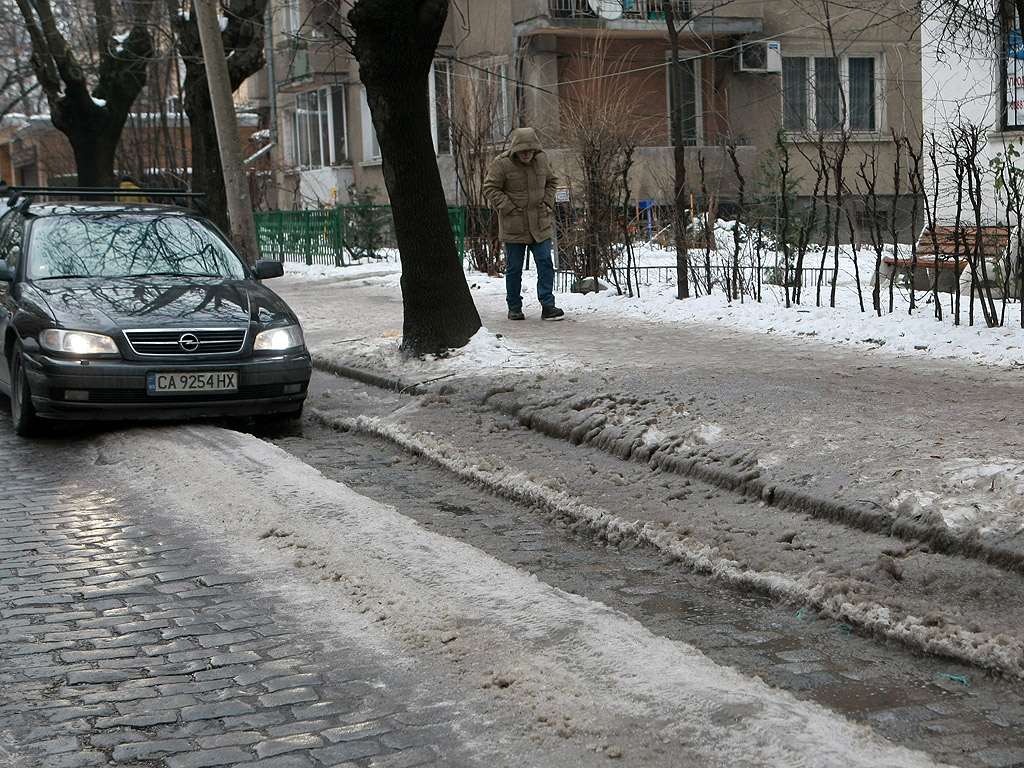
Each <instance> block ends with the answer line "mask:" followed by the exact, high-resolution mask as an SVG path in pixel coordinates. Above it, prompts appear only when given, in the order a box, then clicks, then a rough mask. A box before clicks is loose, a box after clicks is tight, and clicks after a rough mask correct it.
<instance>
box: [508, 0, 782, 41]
mask: <svg viewBox="0 0 1024 768" xmlns="http://www.w3.org/2000/svg"><path fill="white" fill-rule="evenodd" d="M669 1H670V4H671V7H672V13H673V15H674V16H675V20H676V26H677V27H679V28H680V34H681V35H682V36H684V37H692V36H696V37H702V38H714V37H730V36H742V35H752V34H759V33H760V32H761V26H762V19H761V17H760V16H749V17H747V16H735V17H732V16H722V15H721V10H722V9H721V8H719V9H718V10H717V11H716V12H715V13H709V12H708V10H709V8H710V5H709V2H708V0H669ZM513 18H514V21H515V31H516V34H517V35H520V36H528V35H534V34H560V33H566V32H571V33H581V32H582V33H586V32H588V31H592V32H595V33H596V32H626V33H633V34H639V35H641V36H644V35H659V36H661V35H664V34H665V31H666V30H665V9H664V4H663V0H519V1H518V2H515V3H513Z"/></svg>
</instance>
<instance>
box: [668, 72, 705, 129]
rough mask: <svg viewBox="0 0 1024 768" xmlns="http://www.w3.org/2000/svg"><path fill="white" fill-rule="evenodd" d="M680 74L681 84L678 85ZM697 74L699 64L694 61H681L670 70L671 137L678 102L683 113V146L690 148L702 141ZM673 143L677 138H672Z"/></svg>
mask: <svg viewBox="0 0 1024 768" xmlns="http://www.w3.org/2000/svg"><path fill="white" fill-rule="evenodd" d="M670 64H671V62H670ZM680 73H681V74H682V78H681V82H678V83H677V79H678V78H679V75H680ZM697 74H698V71H697V62H696V61H695V60H693V59H680V60H679V62H678V66H675V67H673V66H669V68H668V109H669V135H670V136H672V131H673V126H672V114H673V110H674V109H675V106H676V102H677V100H678V102H679V104H680V106H681V107H682V113H683V114H682V132H683V144H686V145H688V146H693V145H695V144H697V143H698V140H699V139H700V109H699V106H698V95H699V94H700V89H699V88H698V86H697ZM672 142H673V144H674V143H675V136H672Z"/></svg>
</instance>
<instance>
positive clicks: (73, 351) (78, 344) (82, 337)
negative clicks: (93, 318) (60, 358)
mask: <svg viewBox="0 0 1024 768" xmlns="http://www.w3.org/2000/svg"><path fill="white" fill-rule="evenodd" d="M39 344H40V346H42V347H43V349H48V350H50V351H51V352H63V353H64V354H67V355H78V356H85V355H116V354H118V349H117V343H116V342H115V341H114V340H113V339H112V338H110V337H109V336H104V335H103V334H101V333H88V332H87V331H63V330H60V329H57V328H50V329H49V330H45V331H43V332H42V333H41V334H39Z"/></svg>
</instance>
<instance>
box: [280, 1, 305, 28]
mask: <svg viewBox="0 0 1024 768" xmlns="http://www.w3.org/2000/svg"><path fill="white" fill-rule="evenodd" d="M300 29H302V16H301V15H300V13H299V0H281V31H282V32H284V34H286V35H297V34H299V30H300Z"/></svg>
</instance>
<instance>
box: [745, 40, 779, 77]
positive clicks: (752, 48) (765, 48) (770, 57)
mask: <svg viewBox="0 0 1024 768" xmlns="http://www.w3.org/2000/svg"><path fill="white" fill-rule="evenodd" d="M736 71H737V72H760V73H765V72H781V71H782V48H781V47H780V45H779V41H778V40H755V41H753V42H749V43H740V49H739V52H738V53H737V55H736Z"/></svg>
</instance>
